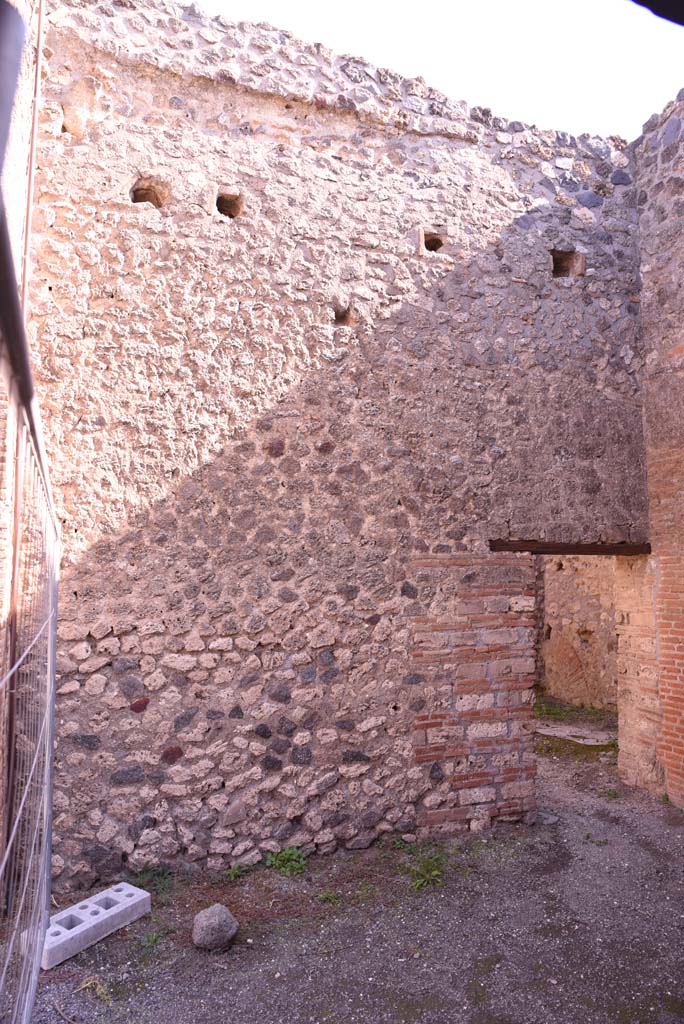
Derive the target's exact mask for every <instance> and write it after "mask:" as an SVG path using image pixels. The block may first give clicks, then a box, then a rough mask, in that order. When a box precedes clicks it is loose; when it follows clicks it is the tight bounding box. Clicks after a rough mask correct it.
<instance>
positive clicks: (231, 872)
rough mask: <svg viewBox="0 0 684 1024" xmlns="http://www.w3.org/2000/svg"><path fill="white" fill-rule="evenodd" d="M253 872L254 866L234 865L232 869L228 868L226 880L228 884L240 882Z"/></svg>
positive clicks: (225, 875)
mask: <svg viewBox="0 0 684 1024" xmlns="http://www.w3.org/2000/svg"><path fill="white" fill-rule="evenodd" d="M253 870H254V865H253V864H233V866H232V868H228V870H227V871H226V872H225V874H224V878H225V880H226V881H227V882H238V881H239V880H240V879H241V878H244V877H245V875H248V874H250V872H251V871H253Z"/></svg>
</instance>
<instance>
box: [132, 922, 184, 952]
mask: <svg viewBox="0 0 684 1024" xmlns="http://www.w3.org/2000/svg"><path fill="white" fill-rule="evenodd" d="M175 930H176V929H175V928H164V927H162V928H155V929H154V931H151V932H147V934H146V935H143V937H142V938H141V939H140V947H141V949H142V950H143V952H145V953H152V952H154V950H155V949H156V948H157V946H158V945H159V943H160V942H161V940H162V939H165V938H166V936H167V935H173V933H174V932H175Z"/></svg>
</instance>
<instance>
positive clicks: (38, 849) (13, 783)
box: [0, 395, 58, 1024]
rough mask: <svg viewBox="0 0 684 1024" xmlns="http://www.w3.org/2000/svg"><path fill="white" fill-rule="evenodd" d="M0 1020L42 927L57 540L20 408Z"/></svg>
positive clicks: (7, 672) (8, 483)
mask: <svg viewBox="0 0 684 1024" xmlns="http://www.w3.org/2000/svg"><path fill="white" fill-rule="evenodd" d="M4 405H5V408H4V409H3V426H4V431H3V433H4V437H3V438H2V442H3V449H4V450H1V451H0V466H1V467H2V480H1V487H2V491H1V493H0V509H1V511H2V525H1V526H0V538H1V539H2V549H1V551H0V557H1V558H2V570H1V575H0V585H1V586H2V591H1V594H2V600H3V605H2V612H3V613H2V622H1V624H0V666H1V667H0V672H1V675H0V754H1V757H0V762H1V764H2V767H3V769H4V771H3V777H2V781H1V782H0V787H1V788H0V808H1V809H2V823H3V834H2V841H1V844H0V901H1V903H0V910H1V913H2V922H1V924H0V971H1V973H0V1021H2V1024H5V1022H7V1024H10V1022H11V1024H15V1022H24V1021H27V1020H28V1019H29V1016H30V1012H31V1006H32V1003H33V994H34V991H35V985H36V980H37V973H38V968H39V963H40V953H41V950H42V944H43V937H44V934H45V928H46V924H47V914H48V901H49V891H50V890H49V881H50V872H49V861H50V818H51V813H50V811H51V808H50V790H51V785H50V772H51V761H52V718H53V679H54V637H55V625H56V581H57V558H58V535H57V530H56V526H55V521H54V516H53V513H52V509H51V503H50V496H49V491H48V489H47V486H46V481H45V479H44V477H43V473H42V470H41V465H40V458H39V455H38V453H37V451H36V449H35V447H34V443H33V438H32V436H31V430H30V427H29V424H28V423H27V421H26V417H25V415H24V410H23V409H22V408H21V407H20V406H18V405H16V404H15V403H14V402H13V401H12V399H11V395H10V396H9V397H8V400H7V401H6V402H5V403H4Z"/></svg>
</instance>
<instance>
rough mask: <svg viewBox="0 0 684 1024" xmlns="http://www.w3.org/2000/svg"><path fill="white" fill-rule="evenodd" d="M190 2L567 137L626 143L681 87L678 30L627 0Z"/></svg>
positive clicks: (683, 35)
mask: <svg viewBox="0 0 684 1024" xmlns="http://www.w3.org/2000/svg"><path fill="white" fill-rule="evenodd" d="M197 2H198V3H199V6H201V7H203V8H204V9H206V10H207V11H208V12H210V13H214V14H218V13H220V14H223V15H224V16H225V17H227V18H229V19H230V20H231V21H254V22H258V21H266V22H269V23H270V24H271V25H274V26H276V27H277V28H284V29H287V30H288V31H290V32H292V33H294V35H296V36H298V37H299V38H300V39H304V40H306V41H308V42H320V43H324V44H325V45H326V46H329V47H330V48H331V49H332V50H334V51H335V52H336V53H339V54H345V53H348V54H352V55H354V56H357V57H364V58H365V59H366V60H369V61H370V62H371V63H373V64H375V65H377V66H380V67H388V68H391V69H392V70H393V71H398V72H400V73H401V74H403V75H407V76H409V77H413V76H416V75H422V77H423V78H424V79H425V80H426V81H427V82H428V84H429V85H432V86H435V87H436V88H438V89H441V91H442V92H444V93H446V94H447V96H449V97H450V98H451V99H454V100H460V99H464V100H467V102H468V103H469V104H470V105H471V106H476V105H477V106H484V107H491V108H492V110H493V111H494V113H495V114H500V115H502V116H504V117H508V118H509V119H512V120H520V121H525V122H526V123H528V124H536V125H537V126H538V127H540V128H558V129H561V130H564V131H569V132H572V133H573V134H580V133H581V132H591V133H596V134H601V135H613V134H617V135H623V136H624V137H625V138H627V139H628V140H631V139H633V138H636V136H637V135H639V134H640V133H641V126H642V124H643V123H644V122H645V121H646V120H648V118H649V117H650V115H651V114H653V113H655V112H659V111H660V110H662V108H663V107H664V106H665V104H666V103H667V102H668V100H670V99H674V97H675V95H676V94H677V92H678V91H679V89H680V88H682V87H684V28H682V27H681V26H678V25H673V24H671V23H670V22H666V21H662V20H661V19H659V18H656V17H655V15H653V14H651V13H650V11H647V10H646V9H645V8H642V7H638V6H637V5H636V4H633V3H631V2H630V0H565V2H561V0H424V2H422V3H420V2H416V0H412V2H410V3H409V2H407V0H197Z"/></svg>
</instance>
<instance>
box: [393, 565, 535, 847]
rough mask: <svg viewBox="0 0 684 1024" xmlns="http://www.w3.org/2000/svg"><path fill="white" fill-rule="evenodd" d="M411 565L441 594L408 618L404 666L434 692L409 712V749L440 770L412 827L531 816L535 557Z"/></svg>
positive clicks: (474, 824)
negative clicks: (427, 611)
mask: <svg viewBox="0 0 684 1024" xmlns="http://www.w3.org/2000/svg"><path fill="white" fill-rule="evenodd" d="M413 568H414V570H415V576H416V579H417V581H418V584H419V586H423V587H426V588H429V589H434V590H437V591H439V592H440V593H441V594H442V595H443V607H442V608H439V609H435V610H434V611H433V614H432V615H430V616H429V617H427V616H416V618H415V619H413V647H412V650H411V659H412V665H413V668H414V672H415V673H416V675H417V676H418V677H419V678H420V681H421V687H425V688H427V689H428V690H429V691H431V692H432V693H433V694H434V697H433V699H432V701H431V703H430V704H427V703H426V706H425V709H421V712H420V713H419V714H418V715H417V716H416V720H415V723H414V757H415V760H416V763H417V764H430V765H431V768H430V772H431V774H432V775H433V776H434V775H441V776H442V777H443V779H444V782H443V783H442V784H441V785H440V787H439V788H438V789H436V790H435V791H434V792H433V793H432V794H430V797H429V798H426V799H425V800H424V801H423V805H422V808H421V810H420V812H419V815H418V821H417V824H418V828H419V831H420V832H421V833H424V834H430V833H432V832H435V831H451V830H453V829H457V828H459V827H470V828H471V829H472V828H480V827H484V826H485V825H488V824H489V823H490V822H491V821H492V820H495V819H498V820H503V821H510V820H518V819H520V818H524V819H525V820H529V821H532V820H534V807H535V801H534V774H535V767H534V746H533V742H534V740H533V731H534V719H533V715H532V702H533V690H532V689H531V687H532V686H533V685H534V680H535V674H534V670H535V635H536V625H537V623H536V616H535V566H534V559H533V558H532V557H531V556H522V555H520V556H514V555H508V556H496V555H485V556H477V555H474V554H461V555H441V556H438V557H431V558H421V559H415V560H414V561H413ZM447 595H448V600H447Z"/></svg>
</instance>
